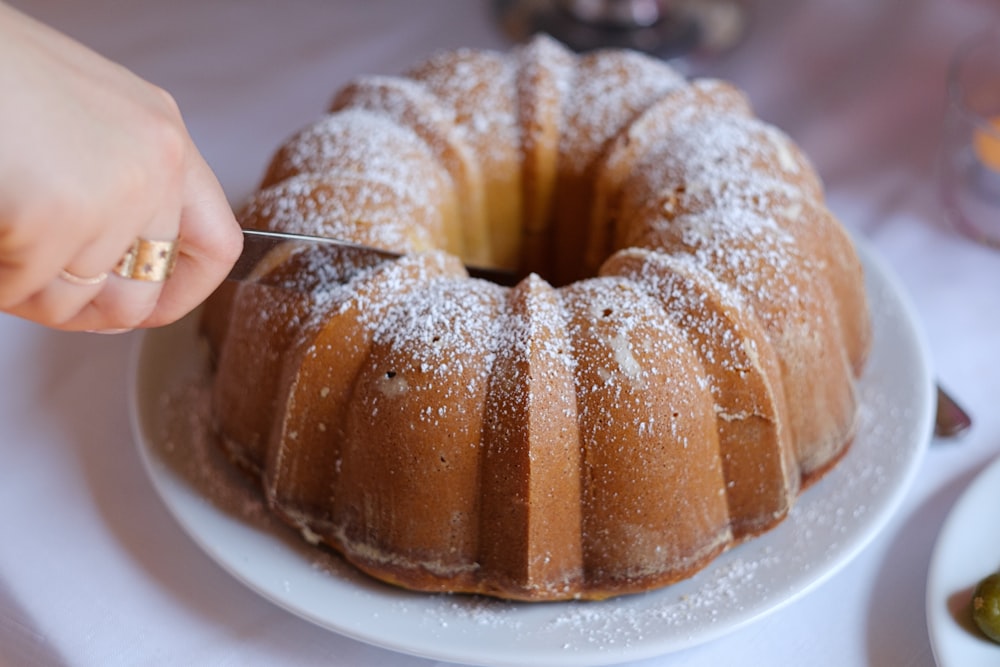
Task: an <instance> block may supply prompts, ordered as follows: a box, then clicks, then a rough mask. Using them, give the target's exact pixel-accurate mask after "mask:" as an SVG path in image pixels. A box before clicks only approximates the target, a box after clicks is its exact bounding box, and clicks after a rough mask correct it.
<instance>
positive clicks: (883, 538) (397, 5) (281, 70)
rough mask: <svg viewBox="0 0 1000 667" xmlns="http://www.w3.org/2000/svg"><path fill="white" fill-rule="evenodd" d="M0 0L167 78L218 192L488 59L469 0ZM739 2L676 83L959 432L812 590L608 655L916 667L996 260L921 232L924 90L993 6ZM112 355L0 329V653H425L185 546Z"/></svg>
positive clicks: (991, 424) (54, 657) (122, 661)
mask: <svg viewBox="0 0 1000 667" xmlns="http://www.w3.org/2000/svg"><path fill="white" fill-rule="evenodd" d="M13 4H14V5H16V6H18V7H20V8H22V9H24V10H25V11H27V12H29V13H31V14H33V15H35V16H37V17H39V18H41V19H43V20H45V21H48V22H49V23H51V24H53V25H55V26H57V27H58V28H60V29H62V30H64V31H67V32H69V33H70V34H72V35H73V36H75V37H76V38H78V39H79V40H81V41H82V42H84V43H87V44H89V45H90V46H92V47H94V48H96V49H98V50H99V51H101V52H102V53H105V54H106V55H108V56H110V57H111V58H113V59H116V60H118V61H120V62H122V63H124V64H125V65H127V66H128V67H130V68H132V69H134V70H135V71H137V72H138V73H139V74H141V75H143V76H145V77H147V78H149V79H151V80H153V81H155V82H156V83H158V84H160V85H162V86H164V87H165V88H167V89H169V90H170V91H171V92H172V93H173V94H174V95H175V96H176V98H177V100H178V102H179V104H180V106H181V109H182V111H183V112H184V114H185V117H186V118H187V121H188V124H189V126H190V129H191V132H192V135H193V136H194V137H195V140H196V141H197V143H198V144H199V146H200V147H201V149H202V152H203V153H204V154H205V156H206V158H207V160H208V161H209V163H210V164H211V165H212V166H213V167H214V168H215V169H216V171H217V173H218V175H219V178H220V180H221V181H222V184H223V186H224V187H225V189H226V191H227V193H228V194H229V196H230V198H231V199H232V201H233V202H238V201H240V200H241V199H242V198H243V197H245V196H246V195H247V193H248V192H250V191H251V189H252V188H253V187H254V185H255V184H256V181H257V179H258V177H259V176H260V174H261V171H262V169H263V166H264V164H265V162H266V160H267V158H268V157H269V155H270V154H271V152H272V151H273V149H274V148H275V146H276V145H277V143H278V142H279V141H280V140H281V139H283V138H284V137H285V136H287V135H288V134H289V133H290V132H291V131H293V130H294V129H296V128H298V127H300V126H301V125H303V124H305V123H306V122H308V121H311V120H312V119H314V118H315V117H316V116H317V115H318V114H319V113H320V112H321V110H322V109H323V108H324V106H325V105H326V103H327V102H328V100H329V99H330V96H331V94H332V92H333V91H334V89H335V88H337V87H338V86H339V85H340V84H342V83H344V82H345V81H346V80H348V79H349V78H351V77H352V76H353V75H356V74H359V73H362V72H367V73H394V72H397V71H399V70H400V69H402V68H403V67H405V66H406V65H408V64H409V63H411V62H413V61H415V60H416V59H418V58H420V57H422V56H424V55H426V54H427V53H429V52H430V51H432V50H435V49H437V48H449V47H456V46H463V45H468V46H483V47H498V48H506V46H507V41H506V39H505V38H504V36H503V35H502V34H501V33H500V32H498V30H497V29H496V28H495V26H494V23H493V21H492V17H491V13H490V7H489V4H488V3H486V2H472V1H469V0H430V1H424V2H420V3H412V2H406V1H404V0H382V1H380V2H367V3H360V2H347V1H346V0H342V1H335V0H326V1H321V0H298V1H297V2H279V1H278V0H214V1H213V2H196V1H194V0H178V1H177V2H169V3H168V2H154V1H152V0H132V1H131V2H128V3H124V2H115V1H113V0H90V1H89V2H67V1H66V0H16V1H15V2H13ZM756 7H757V10H756V13H755V16H754V18H755V20H754V22H753V24H752V26H753V29H752V30H751V32H750V34H749V36H748V39H747V41H746V42H745V43H744V44H743V45H742V46H741V47H740V48H739V49H738V50H737V51H736V52H734V53H732V54H730V55H729V56H727V57H725V58H723V59H720V60H717V61H715V62H705V63H699V64H697V65H695V66H694V67H693V69H692V71H697V72H706V73H710V74H712V75H716V76H722V77H726V78H730V79H732V80H734V81H735V82H737V83H738V84H739V85H741V86H742V87H744V88H745V89H746V90H747V91H748V93H749V95H750V97H751V99H752V100H753V102H754V104H755V106H756V108H757V110H758V113H759V114H760V115H761V116H762V117H764V118H765V119H767V120H769V121H771V122H774V123H776V124H777V125H779V126H780V127H782V128H784V129H785V130H786V131H787V132H789V133H790V134H791V135H792V136H793V137H794V138H795V139H796V140H797V141H799V142H800V143H801V144H802V145H803V146H804V147H805V149H806V150H807V152H808V153H809V154H810V155H811V156H812V158H813V160H814V161H815V163H816V165H817V166H818V168H819V171H820V172H821V174H822V176H823V178H824V179H825V181H826V184H827V189H828V193H829V201H830V204H831V206H832V208H833V209H834V210H835V212H837V213H838V214H839V215H840V216H841V217H842V219H843V220H844V221H845V224H846V225H847V226H849V227H850V228H851V229H852V230H853V231H854V232H856V233H857V234H859V235H860V236H862V237H864V238H866V239H867V240H868V241H869V243H870V245H871V246H872V247H873V248H874V249H875V250H876V251H877V252H878V253H879V254H880V255H881V256H882V257H883V258H884V259H885V260H886V262H887V264H888V265H889V266H890V267H891V268H892V269H893V270H894V271H895V272H896V273H897V275H898V276H899V278H900V279H901V282H902V283H903V285H904V286H905V288H906V290H907V292H908V295H909V297H910V299H911V301H912V302H913V304H914V306H915V308H916V311H917V313H918V316H919V318H920V324H921V326H922V328H923V332H924V334H925V336H926V338H927V341H928V342H929V345H930V348H931V351H932V354H933V363H934V366H935V369H936V373H937V375H938V377H939V378H941V380H942V382H943V383H944V384H945V385H946V386H947V387H948V388H949V389H950V390H951V391H952V392H953V393H954V394H955V395H956V396H958V397H960V399H961V401H962V402H963V403H964V404H965V405H966V407H967V408H968V409H969V411H970V412H971V413H972V414H973V416H974V418H975V426H974V429H973V430H972V431H971V432H970V433H969V434H967V436H966V437H964V438H963V439H961V440H959V441H934V442H932V444H931V446H930V448H929V451H928V452H927V454H926V456H925V458H924V461H923V463H922V466H921V469H920V471H919V473H918V475H917V478H916V481H915V483H914V486H913V487H912V489H911V491H910V492H909V494H908V495H907V497H906V499H905V500H904V502H903V504H902V506H901V507H900V510H899V512H898V514H897V515H896V516H895V517H894V518H893V520H892V521H891V522H890V523H889V524H888V526H887V527H886V528H885V529H884V531H883V532H882V533H881V534H880V535H879V536H878V537H877V538H876V539H875V540H874V541H873V543H872V544H871V545H870V546H869V547H868V548H867V549H865V550H864V551H863V552H862V553H861V555H860V556H858V557H857V558H856V559H855V560H854V561H852V562H851V563H850V564H849V565H848V566H847V567H845V568H844V569H843V570H841V571H840V572H839V573H838V574H836V575H835V576H834V577H832V578H831V579H830V580H828V581H826V582H825V583H824V584H822V585H821V586H820V587H818V588H817V589H816V590H814V591H812V592H811V593H809V594H808V595H806V596H805V597H803V598H802V599H800V600H798V601H796V602H795V603H793V604H791V605H790V606H787V607H785V608H783V609H781V610H779V611H777V612H775V613H774V614H772V615H770V616H767V617H766V618H764V619H763V620H761V621H759V622H756V623H754V624H752V625H750V626H748V627H745V628H743V629H740V630H738V631H736V632H735V633H733V634H730V635H728V636H726V637H723V638H721V639H718V640H715V641H712V642H710V643H707V644H704V645H701V646H698V647H695V648H693V649H689V650H686V651H682V652H680V653H675V654H672V655H670V656H665V657H662V658H656V659H648V660H645V661H641V662H635V663H631V664H632V665H633V666H638V665H643V666H654V665H655V666H659V665H671V666H672V667H679V666H685V667H694V666H713V667H715V666H718V665H731V664H752V665H800V664H809V665H812V666H814V667H844V666H845V665H846V666H851V665H875V666H884V665H897V666H913V667H930V666H932V665H934V657H933V655H932V652H931V646H930V642H929V639H928V633H927V627H926V623H925V616H924V591H925V583H926V576H927V569H928V564H929V561H930V555H931V550H932V548H933V545H934V540H935V537H936V535H937V533H938V531H939V529H940V527H941V524H942V522H943V521H944V519H945V517H946V516H947V513H948V510H949V509H950V508H951V506H952V505H953V503H954V502H955V501H956V499H957V498H958V497H959V495H960V493H961V491H962V490H963V489H964V487H965V486H966V485H967V484H968V483H969V481H970V480H971V479H972V477H973V476H974V474H975V473H976V472H977V471H978V470H980V469H981V468H982V467H983V466H984V465H985V464H986V463H987V462H988V461H990V460H991V459H993V458H995V457H996V456H997V455H998V454H1000V409H998V408H997V407H996V401H997V397H998V396H1000V345H997V338H998V334H1000V309H998V304H1000V253H998V252H995V251H991V250H988V249H985V248H983V247H980V246H977V245H975V244H973V243H971V242H969V241H967V240H965V239H963V238H960V237H958V236H956V235H955V234H954V233H953V232H952V231H951V230H950V229H949V228H948V226H947V225H946V223H945V222H944V219H943V214H942V210H941V206H940V203H939V200H938V196H937V193H936V178H935V161H936V152H937V147H938V140H939V136H940V127H941V116H942V112H943V106H944V100H943V81H944V76H945V69H946V64H947V60H948V58H949V57H950V55H951V53H952V52H953V51H954V49H955V47H956V46H957V45H958V44H959V42H960V41H961V40H962V39H964V38H965V37H967V36H969V35H971V34H972V33H974V32H976V31H977V30H979V29H980V28H982V27H983V26H985V25H987V24H989V23H991V22H992V23H996V22H997V17H998V15H1000V10H998V8H997V7H996V6H995V5H994V6H991V3H989V2H969V1H966V2H962V1H960V0H938V1H936V2H934V1H929V0H889V1H886V2H877V3H876V2H870V1H869V0H813V1H811V2H791V1H790V0H768V1H761V2H758V3H756ZM2 94H3V93H2V92H0V95H2ZM998 224H1000V218H998ZM134 342H135V335H134V334H128V335H123V336H101V335H90V334H67V333H60V332H54V331H50V330H47V329H43V328H40V327H37V326H35V325H32V324H29V323H26V322H23V321H20V320H17V319H14V318H12V317H7V316H2V315H0V664H2V665H175V664H177V665H180V664H185V665H230V664H231V665H315V664H328V665H351V666H352V667H374V666H384V665H393V666H400V667H420V666H425V665H433V664H436V663H434V662H433V661H428V660H424V659H420V658H414V657H409V656H404V655H400V654H397V653H392V652H389V651H385V650H382V649H378V648H375V647H371V646H368V645H365V644H361V643H358V642H355V641H352V640H349V639H346V638H343V637H340V636H338V635H336V634H332V633H330V632H327V631H325V630H322V629H320V628H318V627H315V626H313V625H311V624H310V623H308V622H306V621H303V620H300V619H299V618H297V617H296V616H293V615H291V614H289V613H287V612H285V611H283V610H281V609H279V608H278V607H276V606H274V605H272V604H271V603H269V602H267V601H265V600H263V599H261V598H259V597H258V596H257V595H256V594H254V593H253V592H251V591H250V590H248V589H246V588H245V587H243V586H242V585H241V584H240V583H238V582H237V581H235V580H234V579H232V578H231V577H230V576H229V575H227V574H226V573H225V572H224V571H223V570H222V569H221V568H220V567H218V566H217V565H215V564H214V563H213V562H212V561H211V560H210V559H209V558H208V557H206V556H205V555H204V554H203V553H202V552H201V551H200V550H199V549H198V547H196V546H195V544H194V543H193V542H192V541H191V540H190V539H189V538H188V537H187V536H186V534H185V533H184V532H183V531H182V529H181V528H180V527H179V526H178V524H177V523H175V522H174V520H173V519H172V518H171V516H170V515H169V514H168V513H167V511H166V509H165V508H164V506H163V504H162V503H161V501H160V499H159V498H158V496H157V495H156V493H155V492H154V490H153V487H152V486H151V484H150V482H149V480H148V478H147V477H146V475H145V473H144V471H143V469H142V467H141V464H140V460H139V458H138V456H137V454H136V451H135V448H134V446H133V443H132V436H131V433H130V430H129V422H128V411H127V407H126V373H127V368H128V367H127V364H128V359H129V354H130V351H131V348H132V346H133V344H134ZM993 518H995V515H994V516H993ZM998 559H1000V557H998ZM997 664H1000V652H998V654H997ZM973 667H975V666H973Z"/></svg>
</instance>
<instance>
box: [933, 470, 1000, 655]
mask: <svg viewBox="0 0 1000 667" xmlns="http://www.w3.org/2000/svg"><path fill="white" fill-rule="evenodd" d="M998 494H1000V459H997V460H995V461H994V462H993V463H991V464H990V465H989V466H988V467H987V468H986V469H985V470H983V471H982V472H981V473H979V475H978V476H977V477H976V479H975V480H974V481H973V482H972V484H970V485H969V487H968V488H967V489H966V490H965V491H964V492H963V493H962V497H961V498H959V500H958V502H957V503H955V506H954V507H953V508H952V510H951V512H950V513H949V515H948V519H947V520H946V521H945V523H944V526H943V527H942V528H941V532H940V534H939V535H938V539H937V544H936V545H935V546H934V555H933V556H932V557H931V566H930V571H929V574H928V577H927V627H928V629H929V630H930V635H931V646H932V647H933V649H934V657H935V659H936V660H937V663H938V665H940V667H966V666H967V665H1000V644H996V643H995V642H992V641H990V640H989V639H987V638H986V637H984V636H983V635H982V634H981V633H980V632H979V631H978V629H976V627H975V625H974V623H973V621H972V616H971V613H970V611H969V601H970V600H971V599H972V590H973V589H974V588H975V586H976V584H977V583H978V582H979V580H980V579H982V578H983V577H985V576H987V575H989V574H992V573H993V572H996V571H997V570H1000V531H998V530H997V525H996V507H997V500H998V498H1000V495H998Z"/></svg>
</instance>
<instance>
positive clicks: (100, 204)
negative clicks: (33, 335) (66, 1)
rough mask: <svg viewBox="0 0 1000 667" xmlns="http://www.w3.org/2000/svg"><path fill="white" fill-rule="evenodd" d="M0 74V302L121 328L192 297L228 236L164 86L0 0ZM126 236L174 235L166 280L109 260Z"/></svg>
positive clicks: (65, 321) (46, 316) (163, 319)
mask: <svg viewBox="0 0 1000 667" xmlns="http://www.w3.org/2000/svg"><path fill="white" fill-rule="evenodd" d="M0 80H3V81H5V86H4V88H5V90H7V92H8V93H10V94H9V95H7V96H6V97H5V98H4V101H5V102H9V103H6V104H0V126H2V127H7V128H12V131H11V132H7V133H3V132H0V311H3V312H8V313H11V314H14V315H18V316H21V317H25V318H27V319H30V320H34V321H36V322H38V323H41V324H44V325H48V326H52V327H56V328H60V329H67V330H79V329H87V330H94V329H102V330H103V329H123V328H134V327H136V326H155V325H159V324H165V323H167V322H170V321H173V320H175V319H177V318H179V317H181V316H183V315H184V314H185V313H186V312H188V311H189V310H191V309H192V308H194V307H195V306H196V305H197V304H198V303H199V302H200V301H201V300H203V299H204V298H206V297H207V296H208V294H209V293H211V291H212V290H213V289H214V288H215V287H216V286H217V285H218V284H219V283H220V282H221V281H222V280H223V278H224V277H225V275H226V272H227V271H228V269H229V268H230V266H231V265H232V263H233V262H234V261H235V258H236V256H237V255H238V253H239V251H240V247H241V242H242V237H241V235H240V234H239V230H238V226H237V224H236V221H235V219H234V216H233V214H232V211H231V210H230V207H229V204H228V202H227V201H226V198H225V196H224V193H223V192H222V188H221V187H220V186H219V183H218V181H217V180H216V178H215V176H214V175H213V174H212V172H211V170H210V169H209V167H208V165H207V164H206V163H205V161H204V160H203V159H202V157H201V155H200V154H199V152H198V150H197V149H196V148H195V146H194V143H193V142H192V140H191V138H190V136H189V134H188V132H187V129H186V127H185V125H184V122H183V119H182V118H181V114H180V111H179V109H178V108H177V105H176V103H175V101H174V100H173V98H172V97H170V95H169V94H167V93H166V92H165V91H163V90H161V89H159V88H158V87H156V86H154V85H151V84H149V83H148V82H145V81H143V80H142V79H140V78H139V77H136V76H135V75H134V74H132V73H131V72H129V71H127V70H126V69H125V68H123V67H121V66H119V65H116V64H114V63H111V62H109V61H107V60H106V59H104V58H103V57H102V56H100V55H99V54H96V53H94V52H92V51H90V50H89V49H86V48H85V47H83V46H81V45H80V44H78V43H76V42H74V41H73V40H71V39H69V38H67V37H65V36H63V35H60V34H58V33H56V32H55V31H52V30H51V29H48V28H47V27H46V26H43V25H41V24H39V23H37V22H36V21H33V20H32V19H30V18H29V17H27V16H25V15H22V14H20V13H18V12H16V11H14V10H12V9H9V8H7V7H6V6H5V5H4V4H3V3H2V0H0ZM8 98H9V100H8ZM137 238H143V239H149V240H155V241H175V240H178V239H179V241H178V243H179V244H180V257H179V259H178V261H177V264H176V268H175V270H174V275H173V276H172V277H171V278H170V279H169V281H167V282H165V283H164V282H162V281H159V282H155V281H154V282H151V281H144V280H130V279H127V278H122V277H120V276H118V275H115V274H114V273H113V272H112V268H113V267H114V266H115V264H116V263H117V262H118V260H119V258H121V257H122V255H123V253H125V252H126V250H127V249H128V248H129V247H130V246H131V244H132V243H133V242H134V241H135V240H136V239H137Z"/></svg>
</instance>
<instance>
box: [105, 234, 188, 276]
mask: <svg viewBox="0 0 1000 667" xmlns="http://www.w3.org/2000/svg"><path fill="white" fill-rule="evenodd" d="M177 246H178V243H177V240H176V239H175V240H173V241H150V240H149V239H143V238H137V239H136V240H135V241H133V242H132V247H130V248H129V249H128V251H127V252H126V253H125V254H124V255H123V256H122V258H121V259H120V260H119V261H118V264H117V265H116V266H115V268H113V269H112V270H111V271H112V272H113V273H114V274H115V275H118V276H121V277H122V278H128V279H129V280H144V281H146V282H157V283H158V282H163V281H164V280H166V279H167V278H168V277H170V273H171V272H172V271H173V270H174V264H176V263H177Z"/></svg>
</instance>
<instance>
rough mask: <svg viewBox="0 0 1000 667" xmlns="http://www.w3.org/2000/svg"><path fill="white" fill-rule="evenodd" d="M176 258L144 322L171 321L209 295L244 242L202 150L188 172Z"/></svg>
mask: <svg viewBox="0 0 1000 667" xmlns="http://www.w3.org/2000/svg"><path fill="white" fill-rule="evenodd" d="M179 223H180V224H179V237H180V245H179V246H178V255H177V263H176V266H175V267H174V272H173V274H172V275H171V277H170V279H169V280H167V281H166V282H165V283H164V284H163V291H162V292H161V293H160V295H159V300H158V302H157V304H156V307H155V309H154V310H153V312H152V313H151V314H150V316H149V317H148V318H147V319H146V320H145V321H143V323H142V326H144V327H152V326H161V325H163V324H169V323H170V322H173V321H174V320H177V319H178V318H180V317H183V316H184V315H185V314H187V313H188V312H189V311H190V310H192V309H193V308H195V307H196V306H197V305H198V304H200V303H201V302H202V301H204V300H205V299H207V298H208V296H209V295H210V294H211V293H212V292H213V291H214V290H215V288H216V287H218V286H219V284H220V283H221V282H222V281H223V280H224V279H225V277H226V275H227V274H228V273H229V270H230V269H232V267H233V264H235V263H236V259H237V258H238V257H239V254H240V251H241V250H242V248H243V235H242V234H241V233H240V226H239V224H238V223H237V222H236V218H235V216H234V215H233V212H232V209H231V208H230V206H229V202H228V200H227V199H226V196H225V193H224V192H223V191H222V186H221V185H219V182H218V180H217V179H216V178H215V174H213V173H212V170H211V169H210V168H209V166H208V164H206V163H205V160H204V159H203V158H202V157H201V155H200V154H199V153H197V152H194V153H192V158H191V162H190V164H189V166H188V168H187V170H186V172H185V183H184V204H183V206H182V208H181V214H180V221H179Z"/></svg>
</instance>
